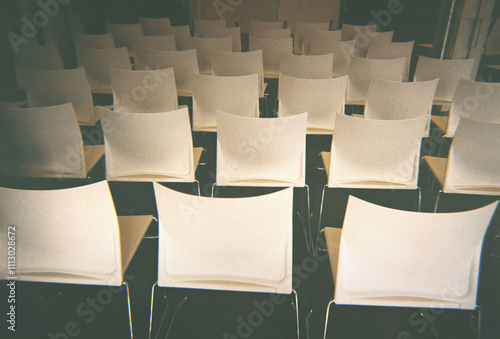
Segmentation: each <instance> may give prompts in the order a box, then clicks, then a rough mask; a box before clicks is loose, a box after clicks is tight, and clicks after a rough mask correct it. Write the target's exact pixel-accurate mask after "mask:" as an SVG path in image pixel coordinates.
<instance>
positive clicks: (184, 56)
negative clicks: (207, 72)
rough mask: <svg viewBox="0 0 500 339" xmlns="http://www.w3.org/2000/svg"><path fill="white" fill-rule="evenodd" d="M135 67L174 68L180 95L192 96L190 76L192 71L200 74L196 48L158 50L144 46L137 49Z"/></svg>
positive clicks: (144, 68)
mask: <svg viewBox="0 0 500 339" xmlns="http://www.w3.org/2000/svg"><path fill="white" fill-rule="evenodd" d="M136 55H137V56H136V59H135V69H137V70H147V69H163V68H170V67H172V68H173V69H174V74H175V84H176V87H177V95H178V96H191V95H192V93H191V86H190V84H189V78H190V76H191V74H192V73H195V74H198V73H199V71H198V58H197V57H196V50H195V49H191V50H185V51H158V50H153V49H149V48H144V50H142V51H136Z"/></svg>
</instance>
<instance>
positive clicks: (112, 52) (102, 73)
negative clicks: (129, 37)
mask: <svg viewBox="0 0 500 339" xmlns="http://www.w3.org/2000/svg"><path fill="white" fill-rule="evenodd" d="M76 58H77V61H78V66H79V67H83V68H84V69H85V73H86V74H87V79H88V82H89V85H90V90H91V91H92V92H93V93H107V94H109V93H111V92H112V89H111V77H110V67H116V68H122V69H132V65H131V64H130V58H129V53H128V50H127V49H126V48H125V47H121V48H109V49H108V48H86V47H83V46H76Z"/></svg>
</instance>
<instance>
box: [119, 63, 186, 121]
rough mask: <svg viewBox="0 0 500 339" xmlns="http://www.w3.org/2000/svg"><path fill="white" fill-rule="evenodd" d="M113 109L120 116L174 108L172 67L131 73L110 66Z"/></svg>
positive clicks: (175, 101) (175, 102)
mask: <svg viewBox="0 0 500 339" xmlns="http://www.w3.org/2000/svg"><path fill="white" fill-rule="evenodd" d="M110 70H111V87H112V88H113V102H114V109H115V110H116V111H118V112H122V113H156V112H168V111H173V110H176V109H177V90H176V85H175V77H174V70H173V68H166V69H157V70H154V69H150V70H144V71H140V70H138V71H131V70H126V69H119V68H114V67H111V69H110Z"/></svg>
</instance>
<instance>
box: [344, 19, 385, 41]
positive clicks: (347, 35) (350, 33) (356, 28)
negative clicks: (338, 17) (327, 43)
mask: <svg viewBox="0 0 500 339" xmlns="http://www.w3.org/2000/svg"><path fill="white" fill-rule="evenodd" d="M376 31H377V25H366V26H364V25H350V24H345V23H344V24H342V40H354V37H355V36H356V34H360V33H364V34H370V33H373V32H376Z"/></svg>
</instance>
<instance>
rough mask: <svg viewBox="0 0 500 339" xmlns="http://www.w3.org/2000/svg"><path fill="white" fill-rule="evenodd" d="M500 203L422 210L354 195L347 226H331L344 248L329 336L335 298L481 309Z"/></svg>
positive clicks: (335, 263)
mask: <svg viewBox="0 0 500 339" xmlns="http://www.w3.org/2000/svg"><path fill="white" fill-rule="evenodd" d="M497 205H498V202H496V203H493V204H491V205H488V206H485V207H483V208H479V209H476V210H471V211H466V212H458V213H417V212H409V211H401V210H395V209H390V208H386V207H381V206H378V205H374V204H371V203H368V202H365V201H363V200H360V199H357V198H355V197H353V196H351V197H349V201H348V206H347V212H346V215H345V219H344V225H343V227H342V229H334V228H326V229H325V233H326V239H327V246H328V249H329V253H330V251H331V252H336V253H338V255H331V256H330V263H331V266H332V274H333V279H334V282H335V295H334V300H332V301H331V302H330V303H329V305H328V307H327V312H326V320H325V331H324V338H326V337H327V331H328V329H329V327H331V325H330V326H328V318H329V315H330V308H331V306H332V305H353V306H385V307H412V308H425V309H427V308H429V309H435V310H436V311H437V309H456V310H475V309H477V301H476V300H477V295H478V286H479V272H480V262H481V250H482V245H483V241H484V237H485V234H486V231H487V229H488V225H489V223H490V220H491V219H492V216H493V214H494V212H495V209H496V207H497ZM340 233H341V235H340ZM339 239H340V249H338V248H339V247H338V246H339ZM362 253H369V255H363V254H362ZM360 254H361V255H360ZM436 314H437V313H436ZM480 315H481V314H480V312H479V319H478V320H479V321H480Z"/></svg>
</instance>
